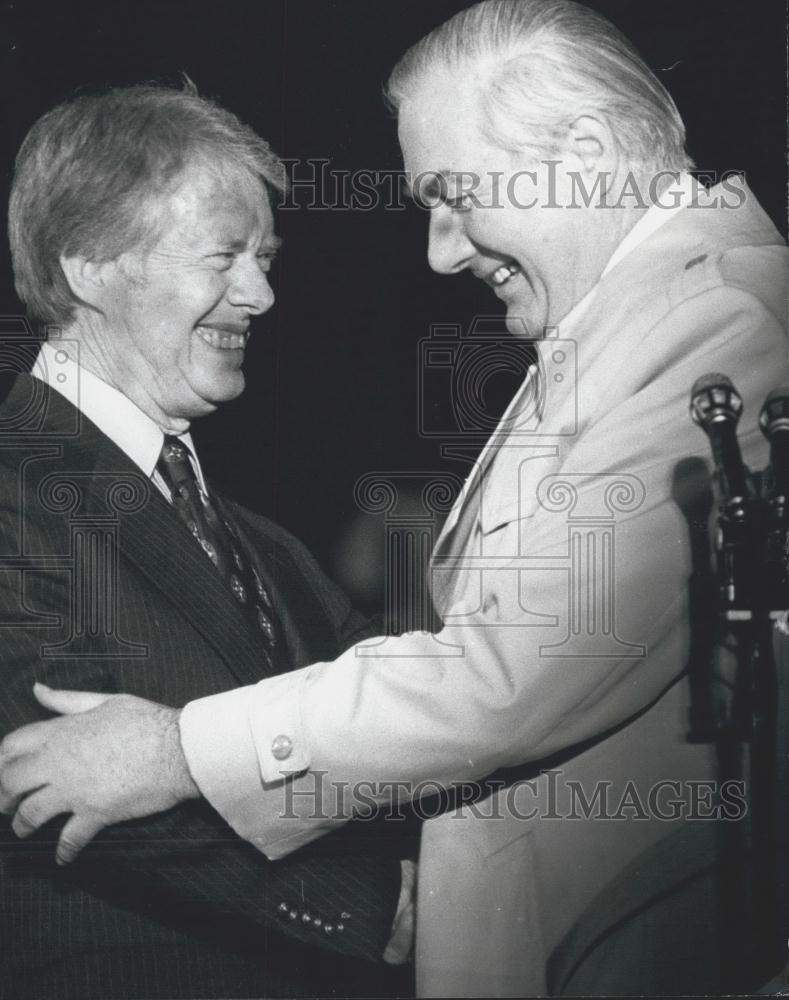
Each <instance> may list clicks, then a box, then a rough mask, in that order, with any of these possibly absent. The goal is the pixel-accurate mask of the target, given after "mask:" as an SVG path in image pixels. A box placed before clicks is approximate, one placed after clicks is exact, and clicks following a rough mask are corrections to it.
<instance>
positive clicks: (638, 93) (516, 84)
mask: <svg viewBox="0 0 789 1000" xmlns="http://www.w3.org/2000/svg"><path fill="white" fill-rule="evenodd" d="M470 64H474V65H475V67H476V68H479V69H481V70H482V71H483V77H482V80H483V82H482V83H481V85H480V93H479V99H480V121H481V127H482V132H483V135H484V136H485V138H487V139H488V140H489V141H490V142H492V143H493V144H494V145H497V146H499V147H501V148H503V149H508V150H510V151H512V152H523V151H526V152H527V153H530V154H532V155H533V157H534V159H535V160H538V159H541V158H547V157H550V156H552V155H554V154H555V153H557V152H558V149H559V145H560V143H561V140H562V138H563V137H564V135H565V134H566V128H567V126H568V125H569V124H570V123H571V122H572V120H573V118H574V117H576V116H577V115H578V114H579V113H581V112H587V113H596V114H598V115H599V116H600V117H602V118H603V119H604V120H605V121H607V123H608V125H609V127H610V128H611V130H612V132H613V134H614V136H615V139H616V142H617V143H618V145H619V147H620V150H621V151H622V153H623V155H624V156H625V158H626V159H627V161H628V164H629V166H630V167H631V169H633V170H635V171H636V172H639V173H640V172H646V171H659V170H671V171H676V170H684V169H687V168H689V167H691V166H692V161H691V159H690V157H689V156H688V155H687V153H686V152H685V126H684V125H683V122H682V119H681V118H680V115H679V111H678V110H677V107H676V105H675V104H674V101H673V100H672V98H671V95H670V94H669V93H668V91H667V90H666V88H665V87H664V86H663V85H662V84H661V83H660V81H659V80H658V79H657V77H656V76H655V75H654V73H652V71H651V70H650V69H649V67H648V66H647V65H646V63H645V62H644V61H643V60H642V59H641V57H640V56H639V55H638V53H637V52H636V51H635V49H634V48H633V46H632V45H631V43H630V42H629V41H628V39H627V38H625V36H624V35H623V34H622V33H621V32H620V31H619V30H618V29H617V28H615V27H614V26H613V25H612V24H611V23H610V22H609V21H607V20H606V19H605V18H604V17H603V16H602V15H600V14H598V13H596V12H595V11H592V10H589V8H587V7H583V6H582V5H581V4H578V3H574V2H573V0H485V2H483V3H478V4H475V5H474V6H473V7H469V8H468V9H467V10H463V11H461V12H460V13H459V14H456V15H455V16H454V17H452V18H450V20H448V21H446V22H445V23H444V24H442V25H440V26H439V27H438V28H436V29H435V30H434V31H432V32H430V34H429V35H426V36H425V37H424V38H423V39H422V40H421V41H419V42H417V43H416V45H414V46H413V47H412V48H411V49H409V50H408V52H406V54H405V55H404V56H403V57H402V59H401V60H400V61H399V63H398V64H397V65H396V66H395V68H394V70H393V71H392V74H391V76H390V78H389V82H388V84H387V98H388V101H389V103H390V105H391V106H392V108H393V109H394V110H395V111H396V110H397V109H398V108H399V107H400V106H401V105H402V103H403V102H404V101H406V100H408V99H409V98H410V97H411V96H412V95H413V93H414V91H415V90H416V88H417V87H418V86H419V85H420V83H421V82H422V81H423V80H424V78H425V77H426V76H427V74H428V73H429V72H430V71H431V70H433V69H435V68H436V66H438V67H443V68H446V69H449V70H457V69H462V68H466V67H468V66H469V65H470Z"/></svg>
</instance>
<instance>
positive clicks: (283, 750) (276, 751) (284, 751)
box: [271, 733, 293, 760]
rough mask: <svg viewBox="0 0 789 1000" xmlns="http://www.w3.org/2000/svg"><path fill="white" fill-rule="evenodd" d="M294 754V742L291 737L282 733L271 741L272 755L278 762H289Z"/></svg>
mask: <svg viewBox="0 0 789 1000" xmlns="http://www.w3.org/2000/svg"><path fill="white" fill-rule="evenodd" d="M292 753H293V741H292V740H291V738H290V736H285V734H284V733H280V735H279V736H275V737H274V739H273V740H272V741H271V755H272V757H274V758H275V759H276V760H287V759H288V757H290V755H291V754H292Z"/></svg>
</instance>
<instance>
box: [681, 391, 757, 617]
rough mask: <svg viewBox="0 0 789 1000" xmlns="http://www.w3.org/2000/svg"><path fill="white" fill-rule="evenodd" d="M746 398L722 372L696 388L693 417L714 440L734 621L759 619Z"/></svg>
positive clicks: (725, 599) (722, 577) (722, 547)
mask: <svg viewBox="0 0 789 1000" xmlns="http://www.w3.org/2000/svg"><path fill="white" fill-rule="evenodd" d="M741 413H742V398H741V396H740V394H739V393H738V392H737V390H736V389H735V388H734V386H733V385H732V382H731V379H729V378H728V377H727V376H726V375H721V374H720V373H719V372H713V373H710V374H709V375H703V376H702V377H701V378H700V379H697V380H696V382H695V383H694V384H693V388H692V390H691V395H690V414H691V416H692V418H693V421H694V422H695V423H696V424H698V425H699V426H700V427H701V428H702V430H703V431H704V433H705V434H706V435H707V437H708V438H709V440H710V445H711V447H712V457H713V460H714V462H715V484H716V487H717V489H716V492H717V494H718V508H719V514H718V541H717V550H718V551H717V556H718V558H717V564H718V581H719V585H720V600H721V605H722V610H723V612H724V614H725V617H726V618H727V619H729V620H730V621H748V620H750V619H751V618H752V617H753V614H752V604H753V598H754V572H753V558H754V542H755V540H754V538H753V525H752V518H751V503H750V499H751V498H750V491H749V489H748V477H747V473H746V471H745V466H744V465H743V462H742V456H741V454H740V446H739V443H738V441H737V422H738V421H739V419H740V414H741Z"/></svg>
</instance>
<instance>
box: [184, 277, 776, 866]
mask: <svg viewBox="0 0 789 1000" xmlns="http://www.w3.org/2000/svg"><path fill="white" fill-rule="evenodd" d="M746 345H747V348H746ZM629 347H630V350H632V352H633V353H632V357H633V358H638V363H632V361H631V363H629V364H628V363H627V362H626V359H622V358H619V359H617V360H618V362H619V363H620V364H621V365H622V371H621V380H622V385H621V386H620V387H619V392H618V394H617V396H616V398H606V399H604V400H603V404H604V405H602V406H600V407H599V408H598V410H597V411H596V412H595V413H592V414H588V415H587V416H586V417H585V423H584V424H583V426H582V428H581V430H580V433H579V435H578V438H577V440H576V442H575V444H574V445H573V447H572V448H571V449H569V450H568V452H567V455H566V457H565V460H564V462H563V465H562V467H561V469H560V473H561V477H563V478H564V479H565V481H566V482H570V483H571V484H572V490H573V492H574V497H575V500H574V503H575V504H576V507H577V508H578V509H579V510H580V509H582V508H583V506H584V504H585V503H586V501H587V500H590V499H591V498H593V497H594V495H595V491H599V490H601V489H604V488H605V486H606V483H607V482H613V481H614V480H616V478H617V477H621V475H623V474H624V475H625V476H628V477H630V479H629V480H628V482H630V483H631V484H632V483H634V484H635V485H632V486H631V488H632V490H633V493H632V496H631V497H630V498H629V499H628V497H627V496H621V497H620V498H619V500H618V503H619V506H620V510H621V513H620V515H619V516H618V519H617V524H616V565H615V572H614V578H613V579H614V589H613V591H612V592H611V594H610V595H608V594H604V593H597V594H596V595H595V594H594V593H592V592H591V591H590V590H589V589H588V587H587V588H586V589H584V588H585V587H586V584H585V582H584V579H574V580H573V579H568V576H569V574H568V570H567V568H566V567H567V560H568V545H569V544H570V539H569V534H568V518H567V515H566V513H564V512H563V511H562V504H561V496H560V494H556V495H555V496H554V498H553V499H554V501H555V502H554V503H553V504H551V503H550V502H548V503H544V504H541V503H534V502H533V497H532V492H533V490H532V491H531V492H529V491H526V493H525V494H524V496H523V498H522V499H523V500H524V504H523V507H522V509H520V510H516V511H515V512H514V513H513V516H512V517H511V518H510V519H509V520H508V521H507V523H505V524H502V525H496V526H494V528H495V530H491V531H490V532H489V533H487V534H485V533H484V530H483V535H482V538H481V539H478V543H479V546H486V547H487V548H486V549H485V548H478V549H477V550H475V551H474V552H473V553H471V557H470V562H469V567H468V569H467V570H466V571H465V573H464V582H465V588H462V587H461V588H460V589H459V590H458V591H457V592H456V596H455V599H454V603H453V604H452V606H450V607H448V608H445V609H441V610H442V617H443V619H444V623H445V625H444V628H443V630H442V631H441V632H440V633H439V635H438V636H437V639H438V641H439V642H440V643H443V644H444V645H443V651H444V652H445V653H446V654H448V655H443V656H442V655H439V654H440V652H441V647H439V646H438V644H437V642H436V637H431V636H427V635H424V634H408V635H404V636H401V637H400V638H399V639H396V640H393V641H392V642H390V643H389V644H388V646H387V648H386V655H381V656H370V655H364V656H360V655H358V653H359V650H358V649H355V648H354V649H350V650H349V651H347V652H346V653H345V654H343V655H342V656H341V657H339V659H337V660H335V661H334V662H333V663H325V662H324V663H318V664H316V665H314V666H312V667H307V668H306V669H303V670H300V671H297V672H295V673H293V674H289V675H287V676H282V677H277V678H273V679H270V680H266V681H264V682H262V683H261V684H259V685H256V686H251V687H249V688H242V689H239V690H237V691H235V692H229V693H227V694H224V695H219V696H217V697H214V698H207V699H204V700H199V701H196V702H192V703H190V704H189V705H187V706H186V708H185V710H184V712H183V713H182V717H181V732H182V742H183V746H184V750H185V753H186V756H187V759H188V761H189V766H190V769H191V770H192V773H193V775H194V777H195V779H196V781H197V782H198V784H199V786H200V788H201V790H202V791H203V793H204V794H205V795H206V796H207V797H208V798H209V800H210V801H211V802H213V804H214V805H215V807H216V808H217V809H218V810H219V811H220V812H221V813H222V814H223V815H224V816H225V817H226V818H227V819H228V821H229V822H230V823H231V825H233V826H234V828H235V829H236V830H237V831H238V832H239V833H240V834H241V835H242V836H244V837H245V838H247V839H248V840H250V841H251V842H252V843H254V844H255V845H256V846H257V847H258V848H259V849H260V850H262V851H264V852H265V853H266V854H267V855H268V856H269V857H272V858H276V857H282V856H284V855H287V854H289V853H290V852H291V851H293V850H294V849H296V848H297V847H300V846H301V845H303V844H305V843H307V842H309V841H310V840H312V839H314V838H316V837H318V836H321V835H322V834H324V833H326V832H328V831H329V830H331V829H333V828H335V827H336V826H337V825H338V824H339V823H341V822H342V821H343V819H344V818H347V817H348V816H350V815H353V814H354V813H358V812H362V811H364V809H365V808H367V807H368V806H369V801H370V800H372V801H374V802H375V803H376V804H378V805H385V804H386V803H387V802H389V801H390V800H391V799H392V798H393V797H398V796H399V797H418V796H420V795H422V794H424V793H425V792H427V791H428V790H435V788H436V786H439V787H446V786H449V785H452V784H453V783H457V782H463V781H468V780H473V779H475V778H478V777H481V776H484V775H487V774H490V773H491V772H493V771H495V770H496V769H498V768H503V767H510V766H516V765H518V764H523V763H526V762H529V761H539V760H542V759H545V758H548V757H550V756H551V755H552V754H555V753H557V752H562V751H566V750H568V749H569V748H572V747H573V746H575V745H577V744H580V743H582V742H584V741H588V740H595V739H600V738H602V737H603V736H604V734H605V733H606V732H608V731H610V730H611V729H612V728H613V727H616V726H618V725H620V724H622V723H623V722H625V721H627V720H628V719H630V718H631V717H633V716H634V715H635V714H636V713H638V712H640V711H642V710H644V709H645V708H646V707H647V706H649V705H650V704H651V703H653V702H654V701H655V700H657V699H658V698H659V697H660V696H661V694H662V693H663V692H664V691H665V690H666V689H667V688H668V687H669V686H670V685H671V684H672V683H673V682H674V681H675V680H676V678H677V677H678V675H679V674H680V672H681V671H682V670H683V668H684V664H685V662H686V658H687V650H688V638H689V636H688V614H687V579H688V576H689V575H690V572H691V567H690V558H689V552H688V546H687V529H686V526H685V525H684V524H683V522H682V517H681V513H680V510H679V507H678V505H677V503H676V502H675V500H674V494H675V492H676V489H677V483H676V482H675V479H676V477H677V475H678V474H679V472H681V469H682V468H683V465H682V460H683V459H686V458H693V457H696V458H698V456H700V455H704V454H706V442H705V440H704V436H703V434H702V433H701V432H700V431H698V430H697V429H695V428H693V426H692V424H691V423H690V420H689V417H688V410H687V393H688V390H689V387H690V385H692V383H693V381H694V380H695V379H696V378H697V377H699V376H700V375H703V374H705V373H707V372H709V371H711V370H713V371H714V370H721V371H727V370H728V371H732V372H737V373H738V375H737V381H738V385H739V387H740V390H741V392H742V395H743V397H744V398H746V400H747V401H748V404H747V407H748V408H747V410H746V415H745V417H744V419H743V422H742V426H741V429H740V437H741V441H742V442H743V447H744V450H745V453H746V460H748V459H749V456H750V460H751V461H753V459H754V458H756V459H757V460H760V459H761V458H762V457H763V455H764V448H763V441H761V438H760V435H759V431H758V428H757V424H756V420H757V417H758V406H759V405H760V402H761V400H762V399H763V398H764V396H765V395H766V393H767V392H768V391H769V389H770V388H772V381H773V379H774V378H776V375H775V373H776V372H781V371H783V370H784V366H785V356H786V353H785V352H786V342H785V334H784V332H783V330H782V322H781V320H780V318H779V317H777V316H775V315H774V314H773V313H771V312H770V311H769V310H768V309H766V308H765V307H764V306H763V305H762V304H761V303H760V301H759V300H758V299H757V298H756V297H755V296H753V295H751V294H750V293H748V292H747V291H743V290H740V289H737V288H732V287H728V286H718V287H713V288H711V289H709V290H707V291H705V292H703V293H700V294H698V295H695V296H694V297H693V298H692V299H689V300H686V301H682V302H680V303H679V304H678V305H677V306H676V307H674V308H672V309H670V310H669V312H668V313H667V314H666V315H665V316H664V318H663V319H662V321H661V322H659V323H658V325H657V326H655V327H654V328H652V329H650V330H649V331H648V333H647V334H646V339H645V341H644V343H642V344H632V345H629ZM744 352H745V354H746V355H747V358H746V360H745V362H744V361H743V357H744ZM684 467H685V468H687V467H688V466H687V464H686V465H685V466H684ZM689 488H693V487H692V484H690V485H689ZM614 499H616V498H614ZM548 500H550V498H548ZM552 507H553V509H551V508H552ZM565 510H566V507H565ZM486 551H487V552H490V553H491V557H490V558H489V559H488V560H487V561H486ZM609 597H610V600H611V601H612V602H614V603H615V623H616V635H615V636H614V638H615V639H616V640H617V643H615V644H614V646H615V648H613V649H611V648H610V647H609V649H608V650H607V651H606V650H603V653H602V655H591V656H590V655H585V654H584V652H583V649H580V647H576V648H575V649H574V648H573V647H572V646H567V645H566V646H565V647H564V648H565V650H566V651H565V652H564V653H562V651H561V650H558V649H557V646H559V645H561V643H562V639H563V637H564V636H568V635H570V634H571V632H572V624H573V623H572V621H571V619H570V610H571V609H572V608H573V607H574V608H575V609H576V611H577V610H578V609H579V608H580V607H581V606H582V605H583V602H585V601H586V602H588V601H592V600H594V599H597V600H607V599H609ZM538 616H542V617H541V618H540V617H538ZM579 649H580V651H579ZM453 653H454V654H455V655H452V654H453ZM282 735H285V736H287V738H288V741H289V746H290V747H291V752H290V753H289V756H288V758H287V760H285V761H283V760H282V759H281V757H280V756H278V755H277V754H276V753H274V750H275V749H276V748H277V746H278V745H280V744H281V740H280V741H279V743H278V742H276V741H277V740H278V737H281V736H282ZM228 768H231V773H232V774H233V775H234V780H232V781H228V780H227V776H228ZM261 781H262V782H263V783H264V790H263V791H261ZM316 796H324V797H330V798H332V806H333V809H332V810H329V811H328V812H324V813H323V814H322V815H321V816H315V815H314V814H312V813H310V810H309V804H310V803H311V802H312V801H314V799H315V797H316ZM283 811H284V812H286V813H287V815H288V816H289V820H288V822H284V821H283V820H282V819H281V818H280V817H281V815H282V813H283Z"/></svg>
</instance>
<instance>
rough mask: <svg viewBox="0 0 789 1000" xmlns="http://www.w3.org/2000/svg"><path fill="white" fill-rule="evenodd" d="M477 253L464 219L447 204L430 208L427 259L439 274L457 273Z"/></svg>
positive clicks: (466, 265)
mask: <svg viewBox="0 0 789 1000" xmlns="http://www.w3.org/2000/svg"><path fill="white" fill-rule="evenodd" d="M474 254H475V248H474V244H473V243H472V242H471V241H470V240H469V238H468V236H466V231H465V228H464V225H463V219H462V217H461V215H460V214H459V213H457V212H453V211H452V209H451V208H449V207H448V206H447V205H438V206H436V207H435V208H432V209H431V210H430V231H429V234H428V241H427V261H428V263H429V264H430V266H431V268H432V269H433V270H434V271H436V272H437V273H438V274H455V273H456V272H458V271H462V270H463V268H464V267H468V265H469V262H470V260H471V258H472V257H473V256H474Z"/></svg>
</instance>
